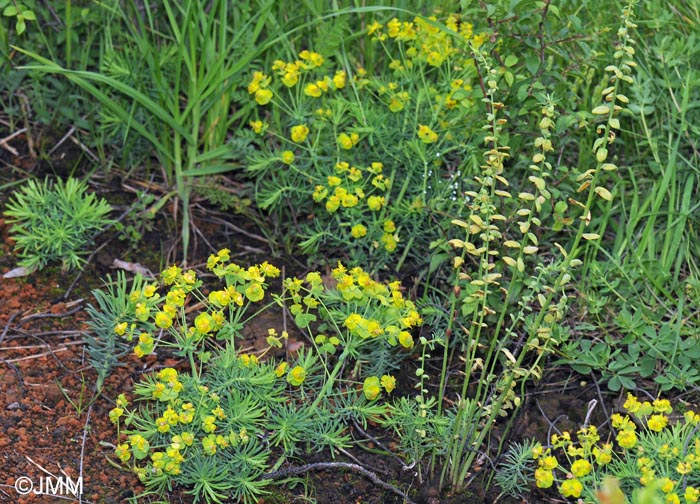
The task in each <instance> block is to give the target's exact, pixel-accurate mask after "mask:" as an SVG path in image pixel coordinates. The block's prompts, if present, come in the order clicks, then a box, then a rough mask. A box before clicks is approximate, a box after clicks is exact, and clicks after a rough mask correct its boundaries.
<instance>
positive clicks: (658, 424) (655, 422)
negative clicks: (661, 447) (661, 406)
mask: <svg viewBox="0 0 700 504" xmlns="http://www.w3.org/2000/svg"><path fill="white" fill-rule="evenodd" d="M667 424H668V417H666V416H664V415H651V417H649V421H648V422H647V426H648V427H649V429H651V430H653V431H654V432H661V431H662V430H663V428H664V427H666V425H667Z"/></svg>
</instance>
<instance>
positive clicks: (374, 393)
mask: <svg viewBox="0 0 700 504" xmlns="http://www.w3.org/2000/svg"><path fill="white" fill-rule="evenodd" d="M381 390H382V389H381V387H380V383H379V378H377V377H376V376H369V377H367V378H365V382H364V383H363V385H362V392H364V394H365V397H366V398H367V399H368V400H370V401H373V400H375V399H376V398H377V397H378V396H379V393H380V392H381Z"/></svg>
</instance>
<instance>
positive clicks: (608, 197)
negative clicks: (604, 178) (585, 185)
mask: <svg viewBox="0 0 700 504" xmlns="http://www.w3.org/2000/svg"><path fill="white" fill-rule="evenodd" d="M595 192H596V194H597V195H598V196H600V197H601V198H603V199H604V200H605V201H612V199H613V196H612V194H610V191H608V190H607V189H606V188H605V187H601V186H598V187H596V188H595Z"/></svg>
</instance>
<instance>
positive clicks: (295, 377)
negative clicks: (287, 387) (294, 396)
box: [287, 366, 306, 387]
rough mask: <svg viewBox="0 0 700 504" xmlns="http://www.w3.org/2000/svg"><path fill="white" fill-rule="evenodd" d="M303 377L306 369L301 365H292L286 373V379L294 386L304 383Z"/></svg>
mask: <svg viewBox="0 0 700 504" xmlns="http://www.w3.org/2000/svg"><path fill="white" fill-rule="evenodd" d="M305 378H306V371H305V370H304V368H303V367H301V366H294V367H293V368H292V370H291V371H290V372H289V374H288V375H287V381H288V382H289V383H290V384H292V385H294V386H295V387H298V386H299V385H301V384H302V383H304V379H305Z"/></svg>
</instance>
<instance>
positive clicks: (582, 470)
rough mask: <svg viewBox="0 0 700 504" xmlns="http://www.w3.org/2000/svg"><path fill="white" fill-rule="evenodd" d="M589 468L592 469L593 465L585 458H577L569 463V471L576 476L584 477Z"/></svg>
mask: <svg viewBox="0 0 700 504" xmlns="http://www.w3.org/2000/svg"><path fill="white" fill-rule="evenodd" d="M591 469H593V467H592V466H591V463H590V462H589V461H588V460H586V459H578V460H575V461H574V463H573V464H571V472H572V473H573V475H574V476H576V477H577V478H582V477H584V476H585V475H586V474H588V473H589V472H591Z"/></svg>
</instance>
